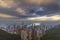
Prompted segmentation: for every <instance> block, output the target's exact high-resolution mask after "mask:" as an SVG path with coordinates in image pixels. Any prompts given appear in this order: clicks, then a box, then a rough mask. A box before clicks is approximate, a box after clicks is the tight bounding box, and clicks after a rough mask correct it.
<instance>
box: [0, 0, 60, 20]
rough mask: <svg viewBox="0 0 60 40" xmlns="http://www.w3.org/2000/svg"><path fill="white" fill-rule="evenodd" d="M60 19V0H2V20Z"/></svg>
mask: <svg viewBox="0 0 60 40" xmlns="http://www.w3.org/2000/svg"><path fill="white" fill-rule="evenodd" d="M6 20H7V21H60V0H0V21H6Z"/></svg>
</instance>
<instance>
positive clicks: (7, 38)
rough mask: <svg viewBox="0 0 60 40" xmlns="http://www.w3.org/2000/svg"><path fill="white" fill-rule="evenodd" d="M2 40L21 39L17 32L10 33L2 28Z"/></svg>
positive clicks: (0, 33)
mask: <svg viewBox="0 0 60 40" xmlns="http://www.w3.org/2000/svg"><path fill="white" fill-rule="evenodd" d="M0 40H20V36H18V35H15V34H9V33H7V32H5V31H3V30H1V29H0Z"/></svg>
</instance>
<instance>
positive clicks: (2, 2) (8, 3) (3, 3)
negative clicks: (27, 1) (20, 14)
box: [0, 0, 16, 8]
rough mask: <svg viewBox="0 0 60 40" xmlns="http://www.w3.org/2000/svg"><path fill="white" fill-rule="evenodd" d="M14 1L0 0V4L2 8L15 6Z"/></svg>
mask: <svg viewBox="0 0 60 40" xmlns="http://www.w3.org/2000/svg"><path fill="white" fill-rule="evenodd" d="M15 5H16V3H15V2H14V1H13V0H0V6H1V7H4V8H11V7H13V6H15Z"/></svg>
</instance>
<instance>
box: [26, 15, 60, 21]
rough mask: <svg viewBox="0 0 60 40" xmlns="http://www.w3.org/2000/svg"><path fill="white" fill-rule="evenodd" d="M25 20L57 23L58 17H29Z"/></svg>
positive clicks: (59, 16) (59, 18) (59, 17)
mask: <svg viewBox="0 0 60 40" xmlns="http://www.w3.org/2000/svg"><path fill="white" fill-rule="evenodd" d="M25 20H29V21H59V20H60V15H53V16H49V17H48V16H40V17H31V18H26V19H25Z"/></svg>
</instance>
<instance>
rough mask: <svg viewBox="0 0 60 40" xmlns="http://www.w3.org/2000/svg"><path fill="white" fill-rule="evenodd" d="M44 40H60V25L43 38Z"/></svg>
mask: <svg viewBox="0 0 60 40" xmlns="http://www.w3.org/2000/svg"><path fill="white" fill-rule="evenodd" d="M42 40H60V25H56V26H55V27H54V28H52V29H50V30H48V31H47V32H46V35H44V36H43V37H42Z"/></svg>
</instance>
